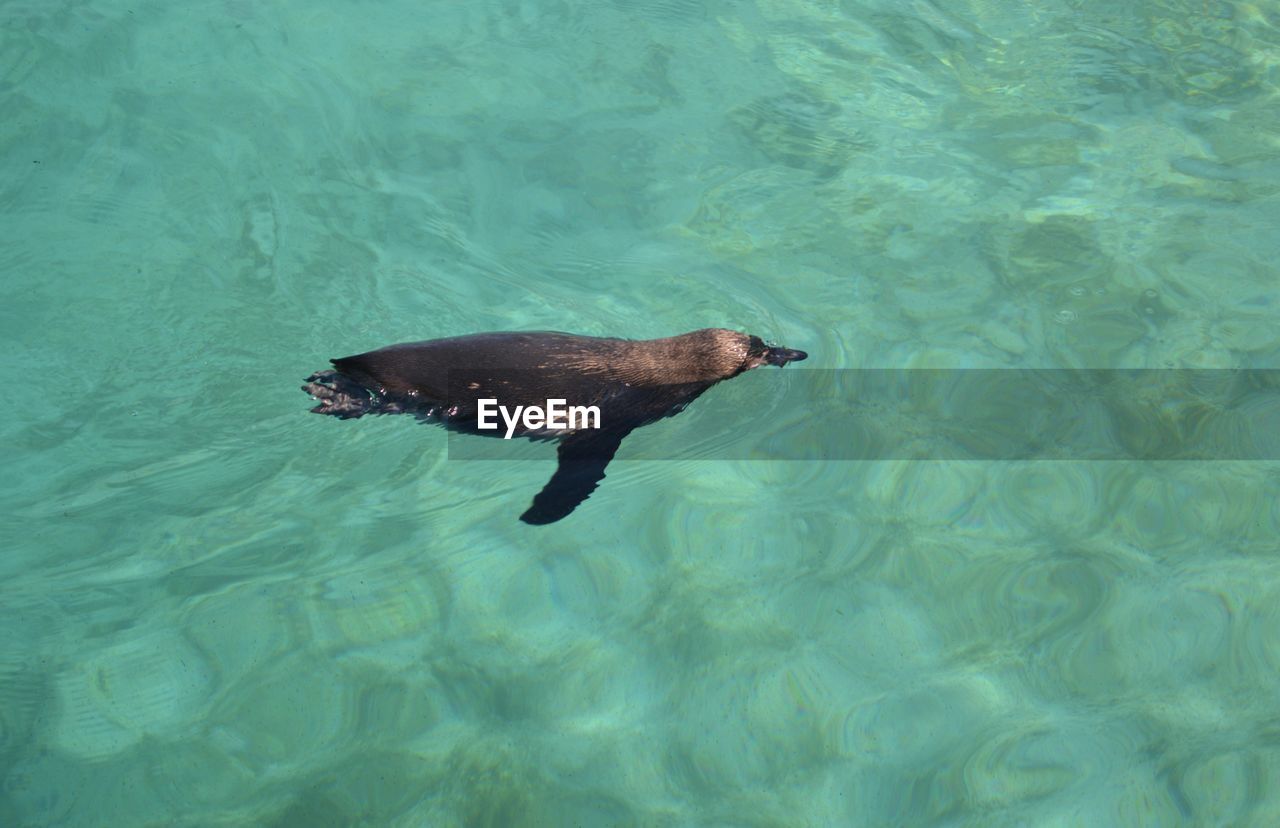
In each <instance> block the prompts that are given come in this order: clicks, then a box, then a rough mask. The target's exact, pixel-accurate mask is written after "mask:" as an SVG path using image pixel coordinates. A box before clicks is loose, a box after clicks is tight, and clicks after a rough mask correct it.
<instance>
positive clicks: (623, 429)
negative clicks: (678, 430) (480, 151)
mask: <svg viewBox="0 0 1280 828" xmlns="http://www.w3.org/2000/svg"><path fill="white" fill-rule="evenodd" d="M807 356H808V355H807V354H805V353H804V352H803V351H796V350H791V349H788V348H780V347H776V346H770V345H767V344H765V342H764V341H762V340H761V339H760V338H759V337H755V336H750V335H747V334H741V333H737V332H735V331H729V330H724V329H721V328H707V329H704V330H699V331H693V332H691V333H687V334H681V335H680V336H672V337H666V338H663V339H648V340H629V339H615V338H605V337H589V336H577V335H574V334H567V333H558V332H552V331H545V332H507V333H482V334H472V335H468V336H458V337H450V338H447V339H432V340H427V341H424V342H410V343H404V344H400V345H391V346H389V347H386V348H380V349H378V350H376V351H369V352H367V353H363V354H357V355H355V356H349V357H342V358H340V359H334V360H331V362H332V363H333V366H334V367H333V369H332V370H326V371H319V372H317V373H314V374H312V375H311V376H310V377H308V378H307V381H306V384H305V385H303V386H302V389H303V390H304V391H306V392H307V393H309V394H310V395H311V396H312V397H314V398H315V399H316V400H318V401H319V404H318V405H316V406H315V407H314V408H312V409H311V410H312V411H313V412H315V413H317V414H328V415H331V416H334V417H338V418H341V419H351V418H356V417H362V416H364V415H366V414H411V415H413V416H415V417H417V418H419V419H422V420H426V421H429V422H439V423H441V424H443V425H444V426H445V427H446V428H450V429H452V430H455V431H460V432H464V433H469V434H479V435H486V436H489V435H492V436H504V433H505V432H504V431H502V430H494V429H492V428H488V429H486V428H484V427H483V425H484V422H485V421H484V419H483V417H482V415H483V414H484V410H483V405H484V403H483V402H482V401H490V403H493V402H495V401H496V404H498V405H501V406H503V407H505V408H507V409H510V410H516V409H517V407H520V408H526V409H527V408H528V407H530V406H534V407H542V406H546V405H547V404H548V402H549V401H552V400H561V401H564V402H565V403H567V404H568V405H570V406H577V407H581V408H583V409H586V408H592V407H594V408H595V409H596V410H598V412H599V417H598V419H597V421H596V422H595V423H590V421H589V420H581V421H578V422H577V423H576V424H575V423H574V422H573V421H570V423H569V425H568V426H566V427H558V428H553V427H551V425H550V424H549V423H545V422H544V423H541V424H539V423H538V422H536V421H534V422H532V423H530V422H529V421H527V420H525V421H521V422H519V423H516V424H514V427H513V428H512V430H511V432H512V434H514V436H520V437H526V438H530V439H535V440H558V441H559V446H558V455H559V465H558V467H557V469H556V472H555V474H554V475H553V476H552V478H551V480H550V481H549V482H548V483H547V485H546V486H545V487H544V488H543V490H542V491H541V492H540V493H539V494H538V495H537V496H536V497H535V498H534V500H533V504H532V505H531V506H530V507H529V509H528V510H527V511H526V512H525V513H524V514H523V515H521V520H523V521H525V522H526V523H533V524H545V523H552V522H554V521H557V520H560V519H561V518H563V517H565V516H566V515H568V514H569V513H570V512H572V511H573V510H574V509H575V508H576V507H577V506H578V504H579V503H581V502H582V501H583V500H585V499H586V498H587V497H588V496H589V495H590V494H591V492H592V491H594V490H595V488H596V486H597V485H598V484H599V482H600V480H602V479H603V478H604V470H605V467H606V466H607V465H608V463H609V461H610V460H611V459H612V458H613V455H614V453H615V452H616V451H617V449H618V446H619V444H620V443H621V442H622V440H623V438H624V437H626V436H627V434H629V433H630V432H631V431H633V430H634V429H636V428H639V427H640V426H643V425H647V424H649V423H652V422H654V421H656V420H659V419H661V418H663V417H668V416H671V415H673V414H676V413H679V412H680V411H681V410H682V409H683V408H684V407H685V406H687V405H688V404H689V403H691V402H692V401H693V400H694V399H696V398H697V397H698V396H699V395H700V394H701V393H702V392H703V391H706V390H707V389H708V388H710V387H711V386H712V385H715V384H716V383H717V382H720V381H721V380H725V379H729V378H731V377H734V376H737V375H738V374H740V373H742V372H743V371H747V370H750V369H752V368H756V367H758V366H761V365H778V366H781V365H785V364H787V363H788V362H794V361H798V360H802V359H805V358H806V357H807ZM504 416H505V415H504Z"/></svg>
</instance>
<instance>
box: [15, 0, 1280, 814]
mask: <svg viewBox="0 0 1280 828" xmlns="http://www.w3.org/2000/svg"><path fill="white" fill-rule="evenodd" d="M0 159H2V160H3V170H4V172H3V176H2V177H0V279H2V282H0V291H2V293H0V295H2V297H3V301H2V302H0V315H2V316H0V318H2V319H3V326H2V327H0V336H3V345H4V351H5V357H4V360H3V364H4V368H3V371H4V385H5V388H6V391H7V393H6V397H7V400H8V405H7V409H8V412H7V416H5V417H3V418H2V419H0V435H2V436H3V445H4V448H5V458H6V463H5V468H6V471H7V473H6V474H5V475H4V476H3V479H2V480H0V515H3V521H2V524H0V542H2V543H3V547H2V548H3V554H2V555H0V634H2V635H3V642H4V645H3V647H2V648H0V779H2V783H0V785H2V787H0V825H5V826H46V825H49V826H54V825H56V826H98V825H101V826H169V825H180V826H215V825H221V826H239V825H263V826H299V828H306V827H307V826H327V825H370V826H373V825H379V826H380V825H395V826H455V825H456V826H462V825H493V826H524V825H528V826H562V825H564V826H569V825H583V826H597V825H600V826H613V825H641V826H648V825H669V826H676V825H704V826H721V825H732V826H801V825H804V826H826V825H837V826H838V825H975V826H977V825H983V826H985V825H1055V826H1058V825H1061V826H1066V825H1080V826H1099V825H1121V824H1125V825H1138V824H1141V825H1193V824H1203V825H1228V824H1230V825H1260V826H1269V825H1275V824H1280V782H1277V780H1278V779H1280V730H1278V729H1277V722H1280V609H1278V608H1280V541H1278V538H1280V506H1278V505H1277V503H1278V502H1280V474H1278V471H1280V464H1276V463H1263V462H1236V463H1209V462H1201V463H1194V462H1193V463H1125V462H1092V463H1090V462H1078V463H1071V462H1059V463H1034V462H1028V463H1015V462H1005V463H995V462H992V463H979V462H971V463H959V462H941V461H939V462H906V461H892V462H891V461H884V462H854V461H840V462H826V463H824V462H821V461H818V460H813V461H807V462H800V461H797V462H750V461H736V460H735V461H728V460H722V461H716V460H710V459H689V460H674V461H640V460H635V461H631V462H620V463H618V464H617V465H616V466H613V467H611V468H610V473H609V478H608V480H607V481H606V482H605V484H604V485H603V486H602V487H601V488H600V490H599V491H597V492H596V494H595V495H594V496H593V497H592V498H591V499H590V500H589V501H588V502H587V503H586V504H585V505H584V506H583V507H582V508H580V509H579V510H578V511H577V512H576V513H575V514H574V515H572V516H571V517H570V518H568V519H566V520H564V521H562V522H560V523H557V524H554V525H552V526H549V527H541V528H533V527H528V526H525V525H523V524H521V523H520V522H518V521H517V520H516V516H517V515H518V514H519V513H520V512H521V511H523V509H524V508H525V507H526V506H527V505H528V502H529V498H530V497H531V496H532V494H533V493H534V492H536V491H537V490H538V488H540V487H541V485H542V484H543V482H544V481H545V480H546V478H547V476H548V475H549V473H550V471H551V468H552V462H553V461H552V460H551V459H550V452H549V451H547V452H544V453H543V454H542V455H541V457H542V459H539V460H535V461H523V462H514V463H511V464H502V463H495V462H480V461H473V462H467V461H462V460H457V459H455V460H452V461H450V460H448V459H447V454H446V435H445V433H444V432H443V431H441V430H440V429H437V428H432V427H425V426H421V425H416V424H414V423H413V422H412V421H410V420H408V418H366V419H363V420H359V421H355V422H338V421H336V420H333V419H331V418H326V417H317V416H313V415H310V414H308V413H306V411H307V408H308V406H309V401H308V400H307V399H306V396H305V395H304V394H302V392H300V391H299V390H298V385H299V384H300V381H301V380H302V379H303V378H304V377H305V376H306V375H307V374H308V373H310V372H311V371H313V370H316V369H318V368H321V367H324V366H325V364H326V360H327V359H328V358H329V357H334V356H341V355H344V354H349V353H355V352H359V351H363V350H367V349H370V348H374V347H378V346H381V345H385V344H389V343H392V342H398V341H404V340H414V339H425V338H432V337H438V336H448V335H455V334H462V333H468V332H473V331H483V330H512V329H548V328H549V329H557V330H568V331H574V332H578V333H584V334H612V335H622V336H630V337H653V336H665V335H670V334H674V333H679V332H682V331H686V330H691V329H694V328H699V327H707V326H724V327H731V328H735V329H738V330H744V331H750V332H752V333H756V334H760V335H762V336H765V337H768V338H773V339H776V340H778V341H780V342H782V343H784V344H786V345H788V346H790V347H793V348H802V349H805V350H807V351H809V353H810V359H809V361H808V362H807V363H805V364H804V365H802V366H800V367H799V368H798V369H796V368H788V369H786V371H787V372H791V371H794V370H804V369H805V368H811V367H812V368H854V367H894V368H911V367H929V368H956V367H988V368H991V367H1020V368H1021V367H1156V368H1159V367H1197V368H1214V367H1255V368H1257V367H1262V368H1277V367H1280V271H1278V270H1277V264H1276V263H1277V261H1278V259H1280V255H1278V254H1280V243H1277V238H1278V234H1277V227H1280V5H1277V4H1276V3H1275V2H1272V0H1264V1H1263V2H1257V3H1252V4H1250V3H1245V2H1239V3H1231V2H1215V0H1208V1H1207V2H1206V1H1205V0H1187V2H1169V1H1168V0H1165V1H1164V2H1157V0H1141V2H1132V3H1109V2H1068V3H1058V4H1034V3H1018V4H1015V3H991V2H984V0H972V1H971V2H963V1H962V2H959V3H954V4H946V3H932V2H927V0H909V2H900V1H899V0H871V1H870V2H844V3H835V2H816V0H810V2H785V0H756V2H728V1H727V0H725V1H724V2H717V1H716V0H711V1H710V2H705V3H704V2H694V0H666V2H635V3H631V2H621V0H618V2H602V0H582V2H551V0H547V2H534V0H528V1H527V2H519V0H511V1H510V2H498V1H497V0H477V2H470V3H462V2H449V3H446V2H416V3H415V2H408V0H396V1H395V2H350V3H338V2H332V1H331V0H318V1H316V0H313V1H312V2H305V3H304V2H298V1H297V0H294V2H280V3H261V2H247V0H223V2H204V3H156V2H129V3H126V2H123V0H110V1H109V0H94V1H93V2H56V3H55V2H51V0H39V2H35V1H34V0H29V1H28V2H15V1H14V0H8V2H4V3H2V4H0ZM757 373H761V372H757ZM788 376H790V374H788ZM741 381H742V382H746V381H747V380H746V378H743V379H742V380H741ZM735 382H737V381H735ZM761 387H762V388H763V387H766V386H764V385H762V386H761ZM770 387H771V386H770ZM715 393H716V391H715V390H713V392H711V393H709V394H708V395H707V397H706V398H704V399H703V400H700V401H699V402H698V403H696V404H695V408H697V407H698V406H704V405H706V406H712V405H714V395H715ZM734 399H741V397H735V398H734ZM748 399H749V397H748ZM706 410H710V409H706ZM694 413H695V412H693V411H692V410H691V412H690V414H691V415H692V414H694ZM792 414H793V416H792V417H790V418H783V419H782V420H774V419H773V418H763V421H761V422H759V428H761V429H777V430H778V431H779V433H780V434H781V433H783V432H784V431H785V433H786V435H787V436H788V439H790V440H792V441H793V442H794V441H795V440H796V435H797V434H801V435H802V434H803V428H804V418H803V412H793V413H792ZM681 427H682V424H681V419H680V418H675V419H672V420H667V421H664V422H663V423H661V424H659V425H656V426H653V427H652V428H653V429H654V430H655V431H656V430H661V431H662V433H663V434H664V435H666V437H667V439H669V440H670V439H677V438H678V435H679V431H680V429H681ZM820 438H821V435H814V437H813V442H812V445H813V446H814V447H815V449H814V450H815V452H817V451H819V450H820V447H821V445H822V439H820ZM535 455H536V452H535Z"/></svg>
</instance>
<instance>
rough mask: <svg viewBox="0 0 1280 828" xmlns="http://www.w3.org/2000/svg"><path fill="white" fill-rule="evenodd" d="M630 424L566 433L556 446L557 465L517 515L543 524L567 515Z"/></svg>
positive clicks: (597, 477) (590, 489)
mask: <svg viewBox="0 0 1280 828" xmlns="http://www.w3.org/2000/svg"><path fill="white" fill-rule="evenodd" d="M630 433H631V429H630V428H626V429H610V430H608V431H585V432H580V433H578V434H574V435H572V436H570V437H566V438H564V439H563V440H561V441H560V446H559V447H558V448H557V449H556V455H557V457H558V459H559V465H558V466H556V471H555V474H553V475H551V479H550V480H548V481H547V485H545V486H543V487H542V491H540V492H538V494H537V495H535V496H534V498H533V503H532V505H530V506H529V508H528V509H527V510H525V513H524V514H523V515H521V516H520V519H521V520H522V521H524V522H525V523H531V524H533V525H535V526H543V525H546V524H548V523H555V522H556V521H557V520H560V519H561V518H563V517H565V516H567V515H568V514H569V513H570V512H572V511H573V510H574V509H576V508H578V504H579V503H581V502H582V501H584V500H586V499H587V498H588V497H590V496H591V493H592V492H594V491H595V490H596V486H598V485H599V484H600V481H601V480H603V479H604V469H605V466H607V465H609V461H610V460H612V459H613V455H614V454H616V453H617V451H618V446H620V445H621V444H622V438H623V437H626V436H627V435H628V434H630Z"/></svg>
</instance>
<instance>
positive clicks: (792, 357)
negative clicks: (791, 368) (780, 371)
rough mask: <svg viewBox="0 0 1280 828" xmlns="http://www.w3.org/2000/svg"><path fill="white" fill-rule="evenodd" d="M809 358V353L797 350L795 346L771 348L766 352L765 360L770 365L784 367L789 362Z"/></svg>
mask: <svg viewBox="0 0 1280 828" xmlns="http://www.w3.org/2000/svg"><path fill="white" fill-rule="evenodd" d="M808 358H809V355H808V354H806V353H805V352H804V351H797V350H795V349H794V348H769V349H767V350H766V351H765V352H764V361H765V362H766V363H768V364H769V365H777V366H778V367H782V366H783V365H786V364H787V363H788V362H799V361H800V360H802V359H808Z"/></svg>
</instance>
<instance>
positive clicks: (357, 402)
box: [302, 371, 381, 420]
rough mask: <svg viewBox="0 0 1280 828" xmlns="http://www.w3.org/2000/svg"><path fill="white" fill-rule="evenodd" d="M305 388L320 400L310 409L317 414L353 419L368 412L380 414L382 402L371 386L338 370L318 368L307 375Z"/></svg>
mask: <svg viewBox="0 0 1280 828" xmlns="http://www.w3.org/2000/svg"><path fill="white" fill-rule="evenodd" d="M302 390H303V391H306V392H307V393H308V394H310V395H311V397H312V399H316V400H319V401H320V404H319V405H317V406H316V407H315V408H313V409H311V411H312V412H313V413H315V414H328V415H329V416H331V417H337V418H338V419H340V420H353V419H355V418H356V417H363V416H364V415H365V414H378V413H381V401H380V400H379V399H378V398H377V397H376V396H375V395H374V394H373V393H371V392H370V391H369V389H368V388H365V387H364V386H363V385H361V384H360V383H358V382H356V381H355V380H353V379H351V378H350V377H346V376H343V375H342V374H339V373H338V372H337V371H317V372H316V373H314V374H312V375H311V376H309V377H307V384H306V385H304V386H302Z"/></svg>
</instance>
